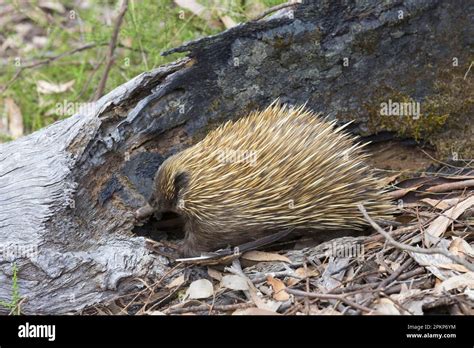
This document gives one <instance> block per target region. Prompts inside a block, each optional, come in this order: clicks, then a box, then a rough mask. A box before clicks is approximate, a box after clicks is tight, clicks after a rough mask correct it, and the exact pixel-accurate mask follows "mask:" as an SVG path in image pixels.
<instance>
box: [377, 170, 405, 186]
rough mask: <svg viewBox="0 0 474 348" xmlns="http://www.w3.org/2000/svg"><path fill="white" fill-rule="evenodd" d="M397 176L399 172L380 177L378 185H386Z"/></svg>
mask: <svg viewBox="0 0 474 348" xmlns="http://www.w3.org/2000/svg"><path fill="white" fill-rule="evenodd" d="M399 176H400V173H398V174H395V175H392V176H387V177H385V178H382V179H381V180H380V182H379V183H378V185H380V187H384V186H387V185H388V184H390V183H392V182H393V181H394V180H395V179H396V178H398V177H399Z"/></svg>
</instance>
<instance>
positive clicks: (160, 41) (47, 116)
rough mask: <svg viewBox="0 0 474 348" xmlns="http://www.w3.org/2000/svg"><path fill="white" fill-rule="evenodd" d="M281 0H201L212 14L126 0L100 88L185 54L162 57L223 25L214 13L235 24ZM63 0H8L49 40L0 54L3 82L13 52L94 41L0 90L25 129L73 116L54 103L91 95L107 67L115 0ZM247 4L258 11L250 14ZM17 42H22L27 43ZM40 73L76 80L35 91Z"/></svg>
mask: <svg viewBox="0 0 474 348" xmlns="http://www.w3.org/2000/svg"><path fill="white" fill-rule="evenodd" d="M283 2H285V1H284V0H257V1H251V2H250V1H245V0H232V1H219V2H218V1H216V0H214V1H210V0H207V1H199V3H201V4H202V5H203V6H205V7H206V9H207V10H208V11H209V13H210V14H211V18H210V19H209V18H208V19H204V18H200V17H198V16H196V15H194V14H193V13H192V12H190V11H188V10H186V9H183V8H180V7H178V6H177V5H176V4H175V3H174V1H172V0H157V1H140V0H130V1H129V6H128V11H127V13H126V15H125V17H124V21H123V23H122V26H121V29H120V32H119V40H118V47H116V50H115V61H114V64H113V66H112V69H111V71H110V73H109V77H108V79H107V84H106V89H105V93H107V92H109V91H110V90H112V89H113V88H115V87H117V86H118V85H120V84H122V83H124V82H126V81H128V80H130V79H131V78H133V77H134V76H136V75H138V74H140V73H142V72H144V71H148V70H151V69H153V68H156V67H158V66H160V65H163V64H165V63H167V62H170V61H173V60H176V59H177V58H179V57H180V56H182V54H181V55H180V54H174V55H171V56H167V57H162V56H161V55H160V53H161V52H163V51H165V50H167V49H170V48H172V47H176V46H179V45H181V44H183V43H184V42H186V41H189V40H193V39H196V38H199V37H202V36H207V35H211V34H216V33H218V32H220V31H222V30H225V27H224V25H223V23H222V22H221V21H220V20H219V18H220V16H223V15H226V16H229V17H230V18H232V19H233V20H234V21H235V22H236V23H238V22H242V21H246V20H248V19H249V17H252V16H254V15H256V14H257V13H258V11H261V10H264V9H265V8H266V7H270V6H274V5H277V4H279V3H283ZM62 3H63V4H64V7H65V11H63V13H59V12H58V11H49V13H48V16H46V15H45V11H44V10H41V9H40V8H39V7H38V5H37V3H36V2H34V1H32V2H31V3H30V4H29V6H27V7H24V6H23V5H22V6H20V5H19V2H17V1H14V0H11V4H12V5H14V6H15V8H16V10H17V11H18V12H21V13H22V14H26V15H27V17H28V19H27V21H28V22H29V23H32V24H33V26H34V27H35V32H39V33H40V34H37V35H40V36H44V37H46V38H47V42H46V44H44V45H43V46H42V47H40V48H38V49H32V50H25V49H22V47H19V48H18V51H17V52H14V53H13V54H12V55H11V56H9V57H7V59H5V60H4V61H6V64H3V65H1V66H0V86H2V85H3V86H5V85H8V84H9V81H11V79H12V78H13V77H14V76H15V73H16V72H17V70H18V68H19V66H18V58H19V59H20V62H21V63H20V66H22V67H24V66H25V65H28V64H31V63H34V62H38V61H41V60H43V59H45V58H48V57H49V58H50V57H55V56H58V55H61V54H64V53H67V52H70V51H72V50H74V49H77V48H78V47H81V46H84V45H87V44H94V46H93V47H91V48H88V49H84V50H82V51H79V52H75V53H73V54H66V55H65V56H63V57H61V58H60V59H56V60H53V61H51V62H49V63H48V64H41V65H39V66H36V67H34V68H30V69H25V70H24V71H23V72H22V74H21V75H20V76H19V78H17V79H16V80H15V81H14V82H13V83H11V84H10V85H9V87H8V89H7V90H6V91H5V92H4V93H3V94H0V113H1V112H3V105H2V104H3V103H2V98H4V97H11V98H13V99H14V101H15V103H16V104H17V105H18V106H19V107H20V110H21V112H22V114H23V119H24V125H25V132H26V133H28V132H32V131H35V130H37V129H39V128H42V127H44V126H46V125H48V124H51V123H52V122H55V121H57V120H59V119H62V118H65V117H68V116H70V115H69V114H61V113H58V112H57V105H58V104H61V103H64V102H65V101H66V102H67V103H86V102H88V101H91V100H92V98H93V97H94V95H95V91H96V89H97V86H98V84H99V81H100V79H101V77H102V75H103V71H104V69H105V65H106V63H105V57H106V54H107V50H108V44H109V41H110V38H111V36H112V32H113V29H114V24H115V22H114V21H115V17H116V15H117V13H118V3H119V1H107V2H105V1H101V0H95V1H92V2H90V3H89V5H88V6H84V7H76V6H77V4H79V3H80V2H75V1H64V2H62ZM252 10H253V11H255V12H257V13H252V12H251V11H252ZM15 25H16V23H14V24H12V25H11V26H9V27H6V28H2V31H3V32H4V35H6V37H7V38H8V37H9V36H10V37H12V38H14V37H15V35H17V33H16V30H15ZM21 39H22V40H23V39H24V38H21ZM28 40H29V39H26V41H28ZM26 44H28V42H27V43H26ZM20 46H24V43H23V42H22V43H21V45H20ZM15 59H16V60H15ZM15 63H16V64H15ZM39 80H43V81H47V82H48V83H51V84H54V85H60V84H64V83H66V82H68V81H72V80H74V84H73V86H72V87H71V88H70V89H68V90H66V91H64V92H61V93H50V94H45V93H40V92H39V91H38V87H37V83H38V81H39ZM0 89H1V88H0ZM0 116H1V115H0ZM3 140H4V139H3Z"/></svg>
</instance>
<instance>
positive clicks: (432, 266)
mask: <svg viewBox="0 0 474 348" xmlns="http://www.w3.org/2000/svg"><path fill="white" fill-rule="evenodd" d="M448 246H449V241H448V240H447V239H440V241H439V243H438V247H439V248H441V249H445V250H446V251H448ZM408 254H410V256H411V257H412V258H413V259H414V260H415V261H416V262H417V263H418V264H419V265H420V266H424V267H426V269H427V270H428V271H430V272H431V273H432V274H433V275H434V276H435V277H436V278H438V279H441V280H446V279H448V278H450V277H452V276H455V275H457V273H456V272H454V271H453V270H448V269H441V265H448V264H452V262H453V261H452V260H451V259H449V258H448V257H446V256H444V255H442V254H421V253H416V252H412V251H409V252H408Z"/></svg>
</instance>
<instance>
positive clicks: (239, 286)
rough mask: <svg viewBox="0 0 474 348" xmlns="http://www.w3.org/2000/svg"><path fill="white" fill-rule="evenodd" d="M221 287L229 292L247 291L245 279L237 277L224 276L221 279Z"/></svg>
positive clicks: (247, 285)
mask: <svg viewBox="0 0 474 348" xmlns="http://www.w3.org/2000/svg"><path fill="white" fill-rule="evenodd" d="M221 287H223V288H227V289H231V290H248V289H249V284H248V283H247V279H245V278H243V277H241V276H238V275H234V274H232V275H226V276H224V277H222V281H221Z"/></svg>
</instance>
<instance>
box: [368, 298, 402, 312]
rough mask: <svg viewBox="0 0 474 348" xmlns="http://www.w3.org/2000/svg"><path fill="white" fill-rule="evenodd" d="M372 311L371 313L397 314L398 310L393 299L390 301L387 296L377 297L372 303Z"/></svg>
mask: <svg viewBox="0 0 474 348" xmlns="http://www.w3.org/2000/svg"><path fill="white" fill-rule="evenodd" d="M374 309H375V311H374V313H372V314H383V315H399V314H400V311H399V310H398V309H397V307H396V306H395V305H394V304H393V301H390V300H389V299H387V298H381V299H378V300H377V301H376V302H375V304H374Z"/></svg>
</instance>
